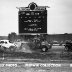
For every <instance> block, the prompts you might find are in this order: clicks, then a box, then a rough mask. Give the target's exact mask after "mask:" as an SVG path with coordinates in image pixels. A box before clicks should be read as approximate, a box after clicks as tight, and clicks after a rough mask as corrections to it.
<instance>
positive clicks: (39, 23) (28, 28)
mask: <svg viewBox="0 0 72 72" xmlns="http://www.w3.org/2000/svg"><path fill="white" fill-rule="evenodd" d="M18 15H19V33H20V34H22V33H47V10H38V11H37V10H31V11H28V10H24V11H23V10H22V11H19V12H18Z"/></svg>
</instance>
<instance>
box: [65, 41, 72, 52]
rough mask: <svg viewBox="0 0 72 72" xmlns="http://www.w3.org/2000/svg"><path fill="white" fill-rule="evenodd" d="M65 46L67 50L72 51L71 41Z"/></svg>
mask: <svg viewBox="0 0 72 72" xmlns="http://www.w3.org/2000/svg"><path fill="white" fill-rule="evenodd" d="M64 46H65V50H67V51H72V42H71V41H66V43H65V45H64Z"/></svg>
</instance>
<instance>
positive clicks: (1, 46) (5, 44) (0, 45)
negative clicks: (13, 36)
mask: <svg viewBox="0 0 72 72" xmlns="http://www.w3.org/2000/svg"><path fill="white" fill-rule="evenodd" d="M15 48H16V45H15V44H14V43H11V42H10V41H9V40H0V50H2V51H4V52H6V51H10V52H13V51H14V50H15Z"/></svg>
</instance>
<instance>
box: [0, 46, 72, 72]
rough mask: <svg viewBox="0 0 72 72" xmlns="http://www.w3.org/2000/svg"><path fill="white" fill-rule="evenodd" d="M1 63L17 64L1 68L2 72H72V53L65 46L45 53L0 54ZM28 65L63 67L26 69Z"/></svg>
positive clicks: (53, 48) (53, 47) (56, 47)
mask: <svg viewBox="0 0 72 72" xmlns="http://www.w3.org/2000/svg"><path fill="white" fill-rule="evenodd" d="M0 63H1V64H12V63H13V64H17V67H6V66H5V67H2V68H1V67H0V68H1V71H0V72H72V65H71V64H72V52H67V51H65V49H64V46H52V48H51V49H50V50H49V51H48V52H45V53H44V52H43V53H42V52H34V53H25V52H21V53H20V52H15V53H0ZM28 63H31V64H33V63H36V64H39V63H41V64H50V63H51V64H60V65H61V66H58V67H55V66H51V65H50V66H47V67H45V66H44V67H29V66H27V67H26V66H25V64H28ZM8 70H10V71H8Z"/></svg>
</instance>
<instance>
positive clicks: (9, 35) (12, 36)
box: [8, 32, 18, 42]
mask: <svg viewBox="0 0 72 72" xmlns="http://www.w3.org/2000/svg"><path fill="white" fill-rule="evenodd" d="M17 38H18V36H17V34H16V33H15V32H12V33H10V34H8V40H9V41H11V42H13V41H15V40H17Z"/></svg>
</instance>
